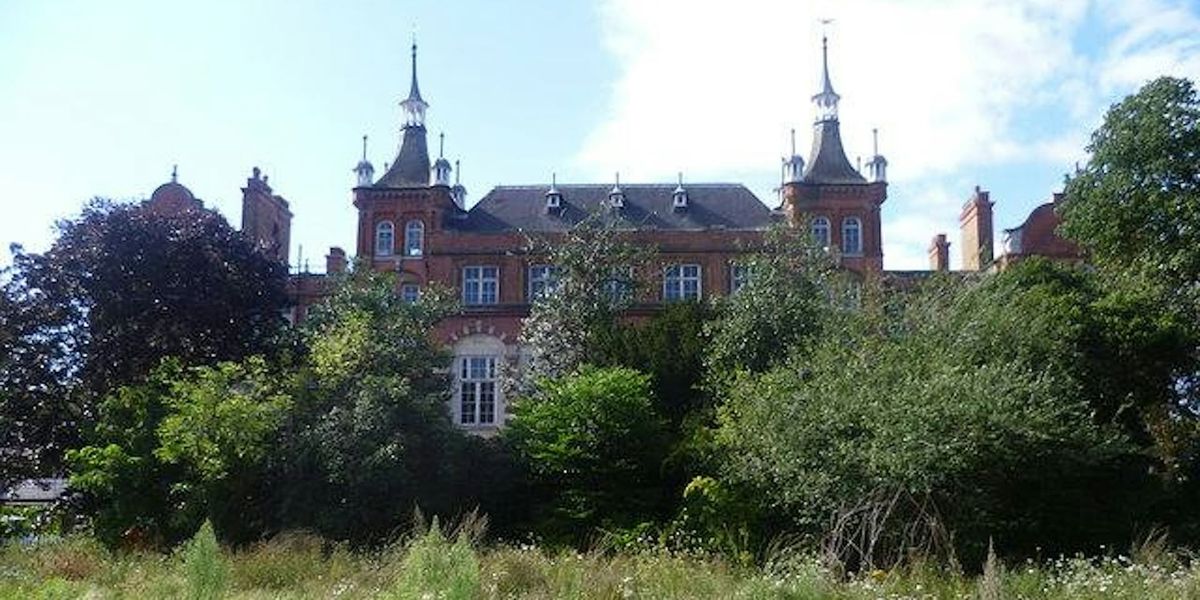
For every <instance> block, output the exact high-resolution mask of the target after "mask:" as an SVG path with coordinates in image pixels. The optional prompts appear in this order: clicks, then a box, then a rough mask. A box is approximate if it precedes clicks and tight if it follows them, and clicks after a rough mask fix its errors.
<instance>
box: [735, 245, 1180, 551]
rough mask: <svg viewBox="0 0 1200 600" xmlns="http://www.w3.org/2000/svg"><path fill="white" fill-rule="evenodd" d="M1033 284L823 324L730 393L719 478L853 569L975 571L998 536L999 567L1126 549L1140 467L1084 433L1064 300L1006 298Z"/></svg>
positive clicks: (1141, 491) (981, 289)
mask: <svg viewBox="0 0 1200 600" xmlns="http://www.w3.org/2000/svg"><path fill="white" fill-rule="evenodd" d="M1031 268H1033V267H1031ZM1028 276H1029V273H1028V272H1023V271H1017V272H1015V273H1012V274H1007V273H1006V274H1003V275H999V276H996V277H995V278H992V279H989V280H987V281H986V282H984V283H982V284H967V285H965V286H962V285H950V284H947V285H940V284H935V286H934V288H933V290H932V292H933V293H931V294H930V295H925V296H917V297H914V298H910V299H909V300H908V301H907V302H905V303H903V305H902V306H900V307H899V310H897V311H896V312H894V313H892V314H874V313H870V312H868V311H864V312H860V313H853V314H845V315H843V316H842V317H841V318H838V319H830V320H828V321H826V323H825V324H824V325H823V333H822V335H821V336H820V337H819V338H818V339H817V340H816V341H815V342H814V343H813V344H812V345H811V346H810V347H808V348H804V349H803V351H793V352H792V353H791V358H790V359H788V361H787V362H786V363H784V364H782V365H780V366H778V367H775V368H773V369H770V370H768V371H767V372H766V373H764V374H762V375H752V374H746V373H743V374H742V375H740V376H738V377H736V378H734V379H733V383H732V384H731V385H730V386H729V387H728V397H727V398H726V402H725V404H724V405H723V407H722V410H721V430H720V438H719V439H720V440H721V442H722V443H723V444H724V445H725V448H726V450H727V456H728V458H729V463H728V472H727V475H728V476H729V478H730V479H731V480H732V481H734V482H736V483H742V484H745V485H750V486H752V487H754V488H756V489H758V490H759V491H760V493H761V498H763V499H764V500H765V501H766V502H765V506H764V508H765V509H767V510H768V511H774V512H777V513H780V514H783V515H787V517H788V519H789V523H788V527H789V528H790V529H792V530H794V531H798V532H802V533H806V534H807V535H808V536H809V540H810V541H811V542H812V543H817V542H818V541H820V540H822V539H824V541H825V542H826V547H827V548H829V549H831V550H832V551H833V552H834V553H835V554H837V555H838V558H839V559H841V560H843V561H846V562H847V563H848V564H849V565H850V566H851V567H854V566H855V565H857V564H859V563H860V562H862V563H866V564H872V563H874V564H882V565H883V566H884V567H890V566H891V565H892V564H894V563H895V562H898V561H901V560H904V559H905V555H906V553H907V552H909V551H910V548H912V547H914V546H915V547H918V548H923V549H925V550H926V551H933V552H939V553H940V555H941V556H942V557H943V558H946V559H948V560H952V559H953V557H954V555H955V554H956V553H957V555H958V556H959V558H960V559H962V560H963V563H964V564H969V565H978V564H980V563H981V561H982V558H983V555H984V552H985V550H986V547H987V542H988V539H989V538H993V537H994V538H995V541H996V548H997V551H998V552H1001V554H1002V555H1003V554H1008V555H1014V554H1015V555H1029V556H1032V555H1034V554H1036V553H1037V552H1038V551H1039V550H1040V551H1042V552H1056V551H1066V552H1070V551H1075V550H1084V549H1093V548H1096V547H1097V546H1099V545H1100V544H1110V545H1111V544H1113V543H1122V544H1123V543H1128V542H1129V540H1130V539H1131V536H1132V535H1133V532H1134V531H1135V530H1136V528H1137V527H1138V522H1139V520H1142V519H1146V518H1147V517H1150V518H1153V517H1154V513H1150V512H1148V510H1149V509H1150V507H1151V506H1152V503H1153V502H1154V501H1156V500H1157V499H1158V498H1159V496H1158V494H1157V492H1156V485H1157V484H1156V482H1155V480H1154V478H1153V477H1152V476H1149V475H1147V472H1148V468H1149V467H1150V461H1149V460H1147V459H1146V458H1145V457H1144V455H1143V453H1142V452H1140V451H1139V449H1138V448H1137V447H1136V446H1135V445H1134V444H1132V443H1130V441H1129V438H1128V437H1127V436H1126V435H1125V432H1124V431H1123V430H1122V428H1121V427H1120V426H1119V425H1118V424H1116V423H1114V422H1112V421H1111V420H1098V419H1096V418H1095V415H1096V414H1097V411H1096V408H1095V406H1094V405H1093V404H1091V402H1090V400H1091V399H1092V398H1091V397H1090V396H1089V394H1087V393H1086V391H1087V390H1088V389H1090V384H1091V382H1090V381H1086V380H1084V376H1085V375H1086V374H1087V371H1086V370H1080V369H1079V368H1078V366H1079V358H1078V357H1079V356H1080V354H1079V346H1078V345H1076V341H1077V340H1079V339H1086V338H1082V337H1076V336H1074V335H1072V334H1073V333H1074V332H1076V331H1077V330H1078V327H1080V322H1081V320H1080V318H1079V317H1078V315H1077V314H1076V313H1075V312H1073V311H1075V308H1074V305H1073V304H1072V303H1071V295H1070V294H1064V293H1053V290H1052V289H1049V288H1047V287H1044V286H1043V287H1039V286H1036V285H1012V283H1013V281H1014V280H1017V279H1018V278H1022V277H1028ZM1160 516H1161V515H1160ZM951 539H953V540H954V543H953V544H952V545H951V544H949V540H951Z"/></svg>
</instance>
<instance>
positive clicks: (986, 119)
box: [576, 0, 1200, 268]
mask: <svg viewBox="0 0 1200 600" xmlns="http://www.w3.org/2000/svg"><path fill="white" fill-rule="evenodd" d="M1195 12H1196V11H1195V8H1194V7H1189V6H1188V5H1186V4H1182V3H1176V2H1165V1H1159V0H1152V1H1146V2H1128V1H1124V0H1104V1H1100V2H1088V1H1087V0H995V1H992V0H979V1H963V2H944V1H941V0H912V1H909V2H891V1H886V0H845V1H843V2H836V3H835V2H810V3H800V2H794V1H773V0H740V1H739V2H727V1H713V2H705V1H695V0H692V1H688V0H656V1H654V2H646V1H644V0H606V1H605V2H604V4H603V10H602V13H601V14H602V20H603V23H602V29H603V32H604V35H605V41H606V44H607V45H608V47H609V49H610V50H611V52H612V53H613V55H614V56H615V57H616V59H617V60H618V62H619V64H620V70H621V75H620V78H619V79H618V81H617V82H616V83H615V85H614V87H613V89H612V97H611V100H610V104H609V109H608V113H607V114H606V115H605V116H604V118H603V119H602V121H601V123H600V125H599V126H598V127H597V128H596V129H594V130H593V131H592V133H591V135H590V136H589V137H588V138H587V139H586V140H585V142H584V144H583V146H582V148H581V149H580V151H579V153H578V156H577V157H576V160H577V162H578V163H579V166H580V167H581V169H582V170H584V171H586V172H590V173H591V174H592V175H594V176H596V177H611V173H612V172H613V171H614V170H620V171H621V172H622V174H623V176H627V177H628V178H629V179H630V180H636V179H649V178H657V179H661V178H666V177H669V176H670V175H671V174H672V173H674V172H675V171H677V170H680V169H682V170H684V171H685V173H687V174H689V175H690V176H692V177H694V178H696V179H701V178H703V179H709V180H712V179H722V178H728V176H729V174H732V173H746V172H762V173H764V174H765V176H773V173H775V169H776V168H777V167H776V166H777V165H778V157H779V156H780V155H781V154H783V153H785V152H786V144H787V141H786V140H787V131H788V129H789V128H792V127H795V128H796V130H797V137H798V141H797V145H798V146H800V148H801V152H802V153H804V154H807V148H808V145H809V139H810V137H811V136H810V133H809V125H810V123H811V119H812V115H813V111H812V108H811V106H810V104H809V97H810V96H811V94H812V93H813V92H815V91H816V85H817V78H818V76H819V64H820V62H819V61H820V41H819V40H820V35H821V34H820V31H821V28H820V25H819V24H818V20H819V18H821V17H824V16H828V17H832V18H834V19H835V22H834V23H833V25H832V26H831V27H830V30H829V31H830V67H831V71H832V78H833V83H834V87H835V88H836V89H837V91H838V92H839V93H840V94H841V95H842V97H843V101H842V105H841V116H842V127H843V132H842V133H843V138H844V140H845V142H846V147H847V153H848V154H849V156H850V158H851V161H853V160H854V158H855V157H856V156H859V155H861V156H866V155H868V154H869V153H870V150H871V149H870V130H871V128H872V127H879V128H880V130H881V134H880V138H881V146H882V147H881V150H882V151H883V153H884V154H886V155H887V156H888V157H889V161H890V163H891V164H892V169H890V172H889V175H890V176H891V179H892V183H893V184H894V186H893V193H894V194H895V193H896V192H897V191H900V190H903V189H905V188H904V186H909V189H908V192H907V193H905V192H901V195H913V196H914V197H918V196H916V194H914V192H916V193H920V190H914V189H912V186H914V185H916V184H921V185H922V186H924V187H928V186H929V185H930V184H932V183H937V184H938V185H940V186H941V188H940V189H943V190H944V189H948V186H947V180H949V179H953V180H954V181H955V182H956V183H962V182H963V179H964V174H965V173H967V172H969V171H972V170H978V169H981V168H989V167H995V166H997V165H1003V164H1015V163H1022V162H1029V161H1042V162H1046V163H1058V164H1062V168H1063V170H1064V171H1065V170H1067V169H1068V168H1069V167H1070V165H1071V164H1072V163H1073V162H1074V161H1076V160H1081V159H1083V158H1084V156H1083V150H1082V147H1083V145H1084V144H1085V143H1086V139H1087V133H1088V132H1089V131H1090V130H1091V129H1092V128H1093V127H1094V126H1095V125H1096V124H1097V123H1098V121H1099V118H1100V115H1102V112H1103V110H1104V109H1105V108H1106V106H1107V103H1108V102H1109V101H1110V98H1111V97H1112V96H1113V94H1117V93H1121V94H1123V93H1128V92H1130V91H1133V89H1134V88H1136V86H1137V85H1140V84H1141V83H1142V82H1143V81H1145V80H1146V79H1148V78H1150V77H1153V76H1156V75H1159V74H1164V73H1167V74H1176V75H1185V76H1191V77H1196V76H1197V75H1200V19H1198V18H1197V16H1196V14H1195ZM1098 25H1103V26H1104V27H1105V28H1107V29H1109V30H1110V31H1108V33H1109V34H1110V35H1109V36H1108V38H1107V41H1106V40H1104V39H1100V40H1098V41H1096V42H1094V43H1098V44H1103V47H1102V48H1087V47H1077V46H1080V45H1086V44H1090V43H1093V42H1091V41H1085V42H1080V41H1079V40H1080V39H1082V38H1081V36H1082V35H1083V34H1086V33H1089V32H1090V30H1089V28H1094V27H1096V26H1098ZM1085 30H1089V31H1085ZM1097 37H1102V36H1097ZM1043 113H1044V114H1048V115H1051V116H1048V117H1047V116H1042V117H1041V119H1042V121H1049V123H1048V124H1047V123H1044V122H1043V123H1039V124H1038V125H1037V126H1036V127H1031V124H1034V123H1037V119H1038V117H1039V116H1040V115H1043ZM934 180H936V181H934ZM968 191H969V190H967V189H956V190H953V193H949V194H948V195H949V196H950V197H954V198H955V200H954V202H953V203H952V204H953V206H951V207H949V209H948V210H949V216H948V217H944V218H935V217H930V216H928V215H930V214H931V213H930V210H931V209H930V207H929V205H928V204H925V203H922V204H921V205H920V206H921V208H920V211H921V212H920V213H919V214H916V213H913V212H912V210H911V209H910V205H912V204H913V203H908V204H906V205H905V206H903V207H902V211H903V212H902V213H901V214H899V215H897V216H896V217H895V218H893V219H892V220H891V221H889V222H888V223H885V227H887V228H891V229H886V230H885V231H884V236H885V239H886V240H887V247H886V248H885V256H886V257H887V263H888V267H889V268H920V267H922V266H924V265H925V264H926V259H925V246H926V245H928V241H929V238H930V236H932V235H933V233H935V232H936V231H938V230H939V229H931V230H928V231H925V232H923V233H919V232H918V229H919V228H920V227H924V226H926V225H937V224H939V223H940V224H942V225H945V224H946V223H944V222H945V221H947V220H949V221H952V222H953V221H954V220H955V219H956V218H957V211H958V204H960V203H961V201H962V198H958V196H963V197H965V195H966V194H967V193H968ZM941 193H946V192H941ZM951 224H953V225H954V228H955V229H956V228H957V225H956V223H951Z"/></svg>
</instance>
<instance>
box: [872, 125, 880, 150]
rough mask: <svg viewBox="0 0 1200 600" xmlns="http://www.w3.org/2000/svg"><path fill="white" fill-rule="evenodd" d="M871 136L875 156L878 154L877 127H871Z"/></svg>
mask: <svg viewBox="0 0 1200 600" xmlns="http://www.w3.org/2000/svg"><path fill="white" fill-rule="evenodd" d="M871 138H872V139H873V140H874V147H875V156H879V128H878V127H874V128H872V129H871Z"/></svg>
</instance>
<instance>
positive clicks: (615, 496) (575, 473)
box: [502, 367, 664, 542]
mask: <svg viewBox="0 0 1200 600" xmlns="http://www.w3.org/2000/svg"><path fill="white" fill-rule="evenodd" d="M537 387H538V392H537V393H536V394H535V395H534V396H531V397H527V398H521V399H519V400H518V401H517V402H516V403H515V406H514V410H513V418H512V420H511V421H510V423H509V426H508V427H507V428H506V429H505V431H504V433H503V434H502V435H503V436H504V437H505V438H506V439H507V440H508V441H509V442H510V443H511V444H512V445H513V448H514V449H515V451H516V452H517V454H518V455H519V456H520V457H521V458H522V459H523V460H524V463H525V465H526V468H527V469H528V470H529V472H530V473H531V476H532V478H533V480H534V482H535V483H536V484H537V485H538V487H539V494H540V502H539V504H540V509H541V511H542V512H543V513H544V514H543V517H544V521H543V527H542V529H543V530H544V533H546V534H548V535H550V536H552V537H554V538H555V539H559V540H574V541H577V542H578V541H581V540H582V538H584V537H585V536H587V535H589V534H591V533H592V532H593V531H594V530H595V528H597V527H601V526H604V527H629V526H632V525H635V524H637V523H638V522H640V521H643V520H646V519H645V517H646V516H647V515H648V513H650V512H651V511H652V510H653V507H654V506H655V505H656V503H657V502H658V494H660V493H661V490H659V489H658V487H657V486H656V485H655V482H656V476H657V471H658V468H659V465H660V464H661V462H662V459H663V453H664V447H663V442H662V440H663V421H662V418H661V417H659V416H658V415H657V414H656V413H655V410H654V405H653V399H652V397H651V396H652V394H651V391H650V381H649V377H647V376H646V375H643V374H641V373H638V372H637V371H634V370H632V369H626V368H620V367H617V368H609V369H598V368H593V367H585V368H583V369H581V370H580V372H579V374H577V375H571V376H567V377H563V378H561V379H552V380H543V381H541V382H539V384H538V386H537Z"/></svg>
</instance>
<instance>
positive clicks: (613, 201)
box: [608, 187, 625, 208]
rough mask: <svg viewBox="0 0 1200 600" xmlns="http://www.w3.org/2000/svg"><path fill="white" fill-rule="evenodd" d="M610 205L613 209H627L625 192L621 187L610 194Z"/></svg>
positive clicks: (615, 188)
mask: <svg viewBox="0 0 1200 600" xmlns="http://www.w3.org/2000/svg"><path fill="white" fill-rule="evenodd" d="M608 203H609V205H610V206H612V207H613V208H625V192H623V191H621V188H619V187H614V188H613V189H612V191H610V192H609V193H608Z"/></svg>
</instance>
